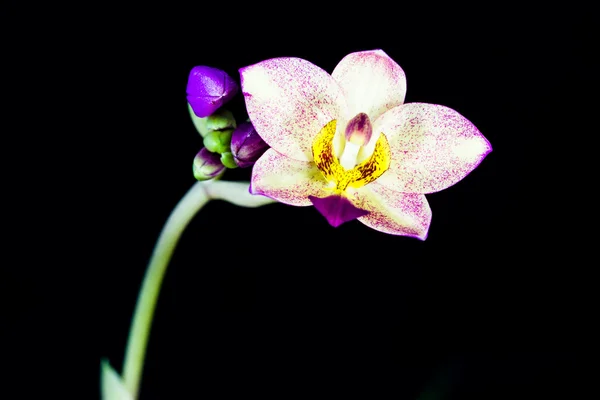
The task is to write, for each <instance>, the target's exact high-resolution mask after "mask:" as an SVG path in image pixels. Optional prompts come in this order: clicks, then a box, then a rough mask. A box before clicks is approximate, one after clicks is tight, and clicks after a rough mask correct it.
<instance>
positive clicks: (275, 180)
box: [250, 149, 326, 206]
mask: <svg viewBox="0 0 600 400" xmlns="http://www.w3.org/2000/svg"><path fill="white" fill-rule="evenodd" d="M325 185H326V182H325V179H324V177H323V174H322V173H321V171H319V169H318V168H317V166H316V164H315V163H313V162H309V161H298V160H294V159H293V158H289V157H286V156H284V155H283V154H281V153H278V152H277V151H275V150H273V149H268V150H267V151H266V152H265V153H264V154H263V155H262V156H261V157H260V158H259V159H258V161H256V163H255V164H254V166H253V167H252V178H251V180H250V193H252V194H260V195H263V196H267V197H270V198H272V199H274V200H277V201H279V202H281V203H284V204H290V205H293V206H310V205H312V202H311V200H310V198H309V197H310V196H315V197H324V196H326V194H325V192H324V188H325Z"/></svg>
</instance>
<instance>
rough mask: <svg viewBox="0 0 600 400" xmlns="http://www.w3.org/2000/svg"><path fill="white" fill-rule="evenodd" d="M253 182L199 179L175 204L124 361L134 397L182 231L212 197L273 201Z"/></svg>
mask: <svg viewBox="0 0 600 400" xmlns="http://www.w3.org/2000/svg"><path fill="white" fill-rule="evenodd" d="M248 187H249V184H248V183H242V182H228V181H213V180H211V181H201V182H196V183H195V184H194V185H193V186H192V188H191V189H190V190H189V191H188V192H187V193H186V194H185V195H184V196H183V198H182V199H181V200H180V201H179V203H178V204H177V205H176V206H175V208H174V209H173V211H172V212H171V215H170V216H169V218H168V219H167V222H166V223H165V226H164V227H163V230H162V231H161V233H160V236H159V238H158V241H157V242H156V245H155V246H154V251H153V252H152V257H151V258H150V262H149V264H148V268H147V270H146V275H145V277H144V282H143V283H142V288H141V290H140V294H139V296H138V300H137V305H136V308H135V312H134V315H133V321H132V323H131V329H130V331H129V339H128V342H127V348H126V352H125V359H124V363H123V374H122V375H123V382H124V384H125V387H126V388H127V390H128V391H129V393H130V394H131V396H132V398H134V399H136V398H137V397H138V392H139V386H140V381H141V377H142V370H143V367H144V358H145V355H146V347H147V344H148V336H149V334H150V327H151V325H152V317H153V314H154V309H155V308H156V301H157V299H158V294H159V291H160V286H161V284H162V281H163V277H164V275H165V272H166V270H167V266H168V264H169V261H170V259H171V256H172V255H173V251H174V250H175V247H176V245H177V242H178V241H179V238H180V237H181V234H182V233H183V231H184V230H185V228H186V227H187V225H188V223H189V222H190V221H191V220H192V218H193V217H194V215H196V213H197V212H198V211H199V210H200V209H201V208H202V207H203V206H204V205H206V203H208V201H209V200H211V199H215V200H216V199H219V200H225V201H228V202H230V203H232V204H235V205H238V206H242V207H258V206H262V205H265V204H271V203H274V201H273V200H271V199H269V198H266V197H262V196H254V195H251V194H250V193H249V191H248Z"/></svg>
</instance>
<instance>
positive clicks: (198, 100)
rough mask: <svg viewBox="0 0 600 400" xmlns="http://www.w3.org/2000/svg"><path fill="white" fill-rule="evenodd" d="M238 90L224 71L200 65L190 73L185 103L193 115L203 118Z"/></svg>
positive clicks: (236, 85)
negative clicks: (188, 105)
mask: <svg viewBox="0 0 600 400" xmlns="http://www.w3.org/2000/svg"><path fill="white" fill-rule="evenodd" d="M238 90H239V86H238V84H237V83H236V82H235V81H234V80H233V79H232V78H231V77H230V76H229V75H228V74H227V73H226V72H225V71H222V70H220V69H217V68H212V67H206V66H203V65H200V66H197V67H194V68H192V70H191V71H190V75H189V77H188V83H187V88H186V92H187V101H188V103H189V104H190V106H191V107H192V110H193V111H194V114H196V115H197V116H198V117H200V118H204V117H208V116H209V115H211V114H212V113H213V112H215V111H216V110H217V109H218V108H219V107H221V106H222V105H223V104H225V103H226V102H228V101H229V100H230V99H231V98H232V97H233V96H234V95H235V94H236V93H237V92H238Z"/></svg>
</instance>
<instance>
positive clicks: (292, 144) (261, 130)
mask: <svg viewBox="0 0 600 400" xmlns="http://www.w3.org/2000/svg"><path fill="white" fill-rule="evenodd" d="M240 75H241V86H242V92H243V94H244V98H245V101H246V108H247V111H248V115H249V116H250V120H251V121H252V124H253V125H254V128H255V129H256V131H257V132H258V134H259V135H260V136H261V137H262V138H263V140H264V141H265V142H266V143H267V144H268V145H269V146H270V147H272V148H273V149H275V150H277V151H278V152H279V153H281V154H283V155H285V156H287V157H290V158H293V159H296V160H300V161H311V160H312V152H311V146H312V142H313V139H314V137H315V136H316V135H317V133H319V131H320V130H321V129H322V128H323V127H324V126H325V125H326V124H327V123H329V122H330V121H331V120H334V119H337V118H338V115H339V114H340V110H342V109H345V105H344V104H345V100H344V98H343V95H342V91H341V89H340V87H339V86H338V84H337V83H336V82H335V80H334V79H333V78H332V77H331V76H330V75H329V74H328V73H327V72H325V71H324V70H323V69H321V68H319V67H317V66H316V65H314V64H312V63H310V62H308V61H306V60H303V59H300V58H273V59H270V60H266V61H262V62H260V63H258V64H254V65H250V66H248V67H244V68H241V69H240Z"/></svg>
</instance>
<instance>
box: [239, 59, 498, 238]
mask: <svg viewBox="0 0 600 400" xmlns="http://www.w3.org/2000/svg"><path fill="white" fill-rule="evenodd" d="M240 76H241V88H242V92H243V95H244V98H245V102H246V108H247V111H248V115H249V117H250V120H251V122H252V124H253V126H254V128H255V129H256V132H257V133H258V134H259V135H260V136H261V137H262V139H263V140H264V141H265V142H266V143H267V144H268V145H269V146H270V149H268V150H267V151H266V152H265V153H264V154H263V155H262V156H261V157H260V158H259V159H258V161H257V162H256V164H255V165H254V166H253V170H252V178H251V188H250V191H251V193H253V194H261V195H264V196H267V197H270V198H272V199H274V200H277V201H279V202H282V203H285V204H290V205H294V206H310V205H314V206H315V208H316V209H317V210H318V211H319V212H321V213H322V214H323V215H324V216H325V217H326V219H327V221H328V222H329V223H330V224H331V225H332V226H339V225H340V224H342V223H344V222H347V221H350V220H353V219H358V220H359V221H360V222H362V223H363V224H365V225H367V226H369V227H371V228H373V229H376V230H378V231H381V232H385V233H388V234H393V235H403V236H410V237H416V238H419V239H421V240H425V239H426V237H427V234H428V231H429V226H430V223H431V209H430V207H429V204H428V202H427V199H426V198H425V194H427V193H433V192H437V191H440V190H442V189H445V188H448V187H449V186H452V185H454V184H455V183H457V182H458V181H460V180H461V179H463V178H464V177H465V176H466V175H467V174H469V173H470V172H471V171H472V170H473V169H474V168H475V167H477V166H478V165H479V163H480V162H481V161H482V160H483V159H484V158H485V156H486V155H487V154H488V153H490V152H491V150H492V147H491V145H490V143H489V142H488V141H487V139H486V138H485V137H484V136H483V135H482V134H481V133H480V132H479V130H478V129H477V128H476V127H475V126H474V125H473V124H472V123H471V122H470V121H469V120H467V119H466V118H465V117H463V116H462V115H460V114H459V113H458V112H457V111H455V110H453V109H451V108H448V107H445V106H442V105H436V104H426V103H407V104H404V97H405V93H406V78H405V74H404V71H403V70H402V68H400V66H399V65H398V64H397V63H396V62H395V61H394V60H392V59H391V58H390V57H389V56H388V55H387V54H386V53H385V52H383V51H382V50H372V51H362V52H356V53H351V54H349V55H347V56H346V57H344V58H343V59H342V60H341V61H340V62H339V64H338V65H337V66H336V67H335V69H334V70H333V73H332V74H331V75H330V74H329V73H327V72H326V71H324V70H323V69H321V68H319V67H318V66H316V65H314V64H312V63H310V62H309V61H306V60H303V59H300V58H291V57H290V58H288V57H284V58H273V59H269V60H266V61H262V62H259V63H257V64H254V65H250V66H247V67H244V68H241V69H240Z"/></svg>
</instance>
